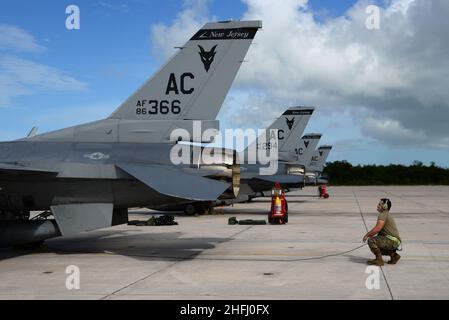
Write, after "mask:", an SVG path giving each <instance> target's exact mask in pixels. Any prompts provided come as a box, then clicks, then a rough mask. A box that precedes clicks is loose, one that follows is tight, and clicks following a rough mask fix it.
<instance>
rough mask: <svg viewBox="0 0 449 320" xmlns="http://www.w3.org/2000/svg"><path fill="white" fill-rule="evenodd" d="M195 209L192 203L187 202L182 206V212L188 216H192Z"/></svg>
mask: <svg viewBox="0 0 449 320" xmlns="http://www.w3.org/2000/svg"><path fill="white" fill-rule="evenodd" d="M196 211H197V210H196V208H195V206H194V205H193V204H188V205H186V206H185V207H184V213H185V214H186V215H188V216H193V215H194V214H195V213H196Z"/></svg>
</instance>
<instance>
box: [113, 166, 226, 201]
mask: <svg viewBox="0 0 449 320" xmlns="http://www.w3.org/2000/svg"><path fill="white" fill-rule="evenodd" d="M116 166H117V167H118V168H120V169H122V170H123V171H125V172H126V173H128V174H129V175H131V176H133V177H134V178H136V179H137V180H139V181H141V182H143V183H144V184H146V185H147V186H148V187H150V188H152V189H154V190H156V191H157V192H159V193H162V194H165V195H167V196H171V197H176V198H181V199H188V200H195V201H215V200H217V198H218V197H219V196H220V195H221V194H222V193H223V192H225V191H226V190H227V189H228V188H229V185H228V184H227V183H224V182H221V181H216V180H213V179H208V178H204V177H201V176H198V175H193V174H188V173H185V172H183V171H181V170H179V169H176V168H167V167H163V166H148V165H138V164H130V163H120V164H116Z"/></svg>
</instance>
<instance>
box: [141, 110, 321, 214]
mask: <svg viewBox="0 0 449 320" xmlns="http://www.w3.org/2000/svg"><path fill="white" fill-rule="evenodd" d="M313 112H314V107H292V108H289V109H287V110H286V111H285V112H284V113H283V114H282V115H281V116H280V117H279V118H277V119H276V120H275V121H274V122H273V123H272V124H271V125H270V126H269V127H268V128H267V129H266V132H265V134H264V135H261V136H259V137H258V138H257V139H256V140H255V141H254V142H253V143H251V144H250V145H249V146H248V147H247V148H246V149H245V150H244V151H243V152H241V153H240V154H239V159H240V164H241V165H240V170H241V173H240V177H241V180H240V192H239V195H238V197H237V198H236V199H220V200H219V201H195V202H192V203H187V204H177V205H174V204H169V205H160V206H156V205H155V206H150V207H149V208H150V209H155V210H160V211H184V212H185V213H186V214H195V213H204V212H207V211H208V210H209V209H210V208H212V207H216V206H221V205H229V204H232V203H235V202H245V201H248V200H251V199H253V198H256V197H260V196H264V192H266V191H270V190H271V188H272V187H273V185H274V184H275V183H276V182H279V183H280V184H281V185H282V186H283V187H284V188H301V187H303V185H304V170H303V167H304V165H305V163H306V159H307V157H308V156H310V155H311V152H310V151H309V150H314V149H315V147H316V146H317V144H318V140H319V137H321V135H319V136H318V137H317V135H315V134H311V135H306V136H304V137H303V139H302V140H301V141H300V143H299V145H298V137H300V136H301V135H302V133H303V132H304V129H305V127H306V126H307V123H308V122H309V120H310V117H311V116H312V114H313ZM270 132H277V144H278V145H277V152H278V161H277V171H276V172H275V173H273V174H269V175H267V174H261V169H262V168H266V167H268V165H264V164H261V163H260V162H259V161H258V159H257V157H255V155H254V154H252V153H256V154H257V153H258V152H259V151H260V150H263V151H265V150H266V149H268V148H270V142H269V141H270ZM304 139H305V140H304ZM317 139H318V140H317ZM249 159H256V161H255V163H248V162H249V161H248V160H249ZM299 164H302V165H301V166H300V168H301V169H302V170H301V171H298V170H297V168H298V167H299Z"/></svg>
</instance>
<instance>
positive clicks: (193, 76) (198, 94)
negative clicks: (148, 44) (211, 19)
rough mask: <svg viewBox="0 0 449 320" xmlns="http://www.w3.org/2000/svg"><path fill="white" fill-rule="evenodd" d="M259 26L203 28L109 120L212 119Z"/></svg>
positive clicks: (243, 23) (209, 25) (234, 24)
mask: <svg viewBox="0 0 449 320" xmlns="http://www.w3.org/2000/svg"><path fill="white" fill-rule="evenodd" d="M261 27H262V22H261V21H225V22H217V23H206V24H205V25H204V26H203V27H202V28H201V29H200V30H199V31H198V32H197V33H195V34H194V35H193V37H192V38H191V39H190V40H189V41H187V43H186V44H185V45H184V46H182V47H180V48H179V51H178V52H177V53H176V54H175V55H174V56H172V58H171V59H170V60H169V61H168V62H167V63H166V64H165V65H164V66H163V67H162V68H161V69H159V70H158V71H157V72H156V73H155V74H154V75H153V76H152V77H151V78H150V79H149V80H148V81H146V82H145V83H144V84H143V85H142V86H141V87H140V88H139V89H138V90H137V91H136V92H135V93H134V94H133V95H131V96H130V97H129V98H128V99H127V100H126V101H125V102H123V103H122V104H121V105H120V106H119V107H118V109H117V110H115V111H114V112H113V113H112V114H111V115H110V116H109V118H111V119H125V120H183V119H185V120H208V119H215V118H216V116H217V114H218V112H219V111H220V108H221V106H222V104H223V101H224V99H225V96H226V94H227V93H228V91H229V88H230V87H231V84H232V82H233V81H234V78H235V76H236V75H237V72H238V70H239V68H240V65H241V64H242V62H243V60H244V58H245V55H246V53H247V51H248V49H249V46H250V44H251V42H252V40H253V39H254V37H255V35H256V33H257V31H258V29H259V28H261Z"/></svg>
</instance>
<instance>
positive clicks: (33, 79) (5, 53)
mask: <svg viewBox="0 0 449 320" xmlns="http://www.w3.org/2000/svg"><path fill="white" fill-rule="evenodd" d="M44 50H45V47H43V46H41V45H40V44H39V43H38V42H37V40H36V39H35V38H34V37H33V36H32V35H31V34H29V33H28V32H26V31H25V30H23V29H21V28H19V27H16V26H12V25H0V107H5V106H11V105H12V104H13V102H12V99H13V98H14V97H18V96H22V95H28V94H33V93H35V92H37V91H40V90H59V91H79V90H85V89H86V88H87V84H86V83H84V82H81V81H79V80H76V79H75V78H73V77H71V76H69V75H67V74H66V73H64V72H63V71H61V70H59V69H57V68H54V67H51V66H47V65H44V64H40V63H36V62H33V61H31V60H28V59H24V58H21V57H19V56H18V54H19V53H22V52H29V53H40V52H43V51H44Z"/></svg>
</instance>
